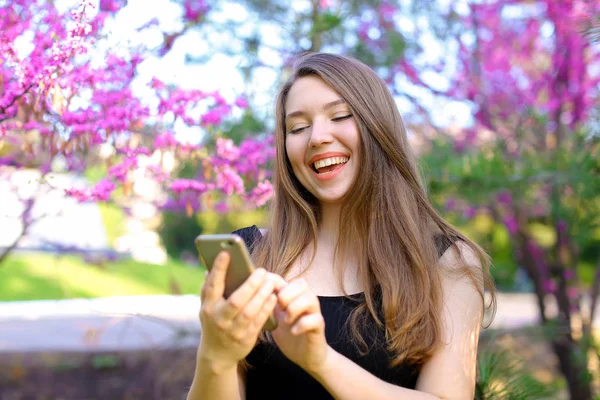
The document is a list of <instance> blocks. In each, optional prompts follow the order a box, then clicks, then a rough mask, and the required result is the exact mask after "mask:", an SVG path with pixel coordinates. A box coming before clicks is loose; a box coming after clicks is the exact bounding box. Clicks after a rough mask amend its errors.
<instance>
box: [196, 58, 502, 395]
mask: <svg viewBox="0 0 600 400" xmlns="http://www.w3.org/2000/svg"><path fill="white" fill-rule="evenodd" d="M276 118H277V121H276V122H277V125H276V132H275V134H276V146H277V149H276V150H277V157H276V165H275V168H274V177H273V182H274V186H275V196H274V199H273V201H272V204H271V209H270V221H269V226H268V227H267V229H266V230H265V231H261V230H259V229H258V228H257V227H255V226H253V227H250V228H245V229H242V230H240V231H237V233H238V234H240V235H241V236H242V237H244V239H245V240H246V242H247V244H248V245H249V247H250V248H251V252H252V256H253V259H254V261H255V263H256V265H257V266H259V267H261V268H260V269H258V270H257V271H256V272H254V273H253V274H252V276H251V277H250V278H248V280H247V281H246V282H245V283H244V284H243V285H242V286H241V287H240V288H239V289H238V290H237V291H236V292H234V294H232V295H231V296H230V297H229V298H228V299H224V298H223V287H224V278H225V273H226V270H227V266H228V261H229V260H228V256H227V255H226V254H224V253H222V254H221V255H220V256H219V257H218V258H217V260H216V261H215V264H214V266H213V269H212V272H211V273H210V274H208V276H207V279H206V282H205V284H204V287H203V289H202V294H201V298H202V307H201V311H200V320H201V323H202V337H201V343H200V346H199V348H198V353H197V366H196V372H195V377H194V381H193V383H192V387H191V389H190V392H189V396H188V399H190V400H192V399H202V400H209V399H218V400H226V399H248V400H250V399H272V398H275V399H311V400H312V399H331V398H335V399H344V400H346V399H347V400H354V399H356V400H368V399H396V400H418V399H423V400H425V399H461V400H465V399H473V394H474V387H475V377H476V376H475V375H476V355H477V343H478V338H479V331H480V328H481V324H482V318H483V314H484V296H483V295H484V290H485V289H488V290H489V291H490V293H491V294H492V296H491V299H492V302H491V303H490V306H492V307H493V306H494V304H495V303H494V301H493V299H494V296H493V293H494V290H493V284H492V281H491V278H490V275H489V272H488V266H489V260H488V258H487V256H486V254H485V253H484V252H483V251H482V250H481V248H479V247H478V246H477V245H476V244H475V243H473V242H472V241H470V240H469V239H468V238H466V237H465V236H463V235H462V234H461V233H460V232H458V231H457V230H456V229H455V228H453V227H452V226H451V225H449V224H448V223H447V222H446V221H444V220H443V219H442V218H441V217H440V216H439V215H438V214H437V213H436V211H435V210H434V209H433V208H432V206H431V205H430V203H429V202H428V200H427V196H426V193H425V190H424V188H423V185H422V182H421V180H420V178H419V174H418V169H417V165H416V162H415V158H414V156H413V154H412V152H411V150H410V148H409V144H408V140H407V136H406V131H405V128H404V125H403V122H402V120H401V117H400V114H399V112H398V110H397V108H396V104H395V102H394V100H393V98H392V96H391V94H390V92H389V90H388V88H387V87H386V85H385V83H384V82H383V81H382V80H381V79H380V78H379V77H378V76H377V75H376V74H375V73H374V72H373V71H372V70H371V69H370V68H369V67H367V66H366V65H364V64H362V63H360V62H359V61H357V60H354V59H351V58H347V57H342V56H338V55H331V54H309V55H307V56H304V57H303V58H301V59H300V60H299V61H298V63H297V64H296V66H295V69H294V71H293V73H292V75H291V77H290V78H289V79H288V81H287V82H286V83H285V85H284V86H283V87H282V89H281V91H280V93H279V96H278V98H277V104H276ZM272 312H274V313H275V315H276V317H277V320H278V323H279V326H278V328H277V329H276V330H275V331H273V332H272V333H269V334H264V333H261V332H260V329H261V327H262V326H263V324H264V322H265V321H266V319H267V317H268V315H269V314H270V313H272Z"/></svg>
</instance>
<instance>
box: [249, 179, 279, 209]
mask: <svg viewBox="0 0 600 400" xmlns="http://www.w3.org/2000/svg"><path fill="white" fill-rule="evenodd" d="M272 196H273V185H271V182H269V181H263V182H260V183H259V184H258V185H256V187H255V188H254V189H252V190H251V191H250V193H249V194H248V196H247V197H246V199H247V200H248V201H250V202H251V203H252V204H256V206H257V207H262V206H263V205H265V204H266V203H267V201H269V200H270V199H271V197H272Z"/></svg>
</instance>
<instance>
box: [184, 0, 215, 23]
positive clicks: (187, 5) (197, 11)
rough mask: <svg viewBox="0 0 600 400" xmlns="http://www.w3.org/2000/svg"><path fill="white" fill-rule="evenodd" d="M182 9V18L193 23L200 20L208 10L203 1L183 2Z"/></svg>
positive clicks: (186, 0) (188, 0)
mask: <svg viewBox="0 0 600 400" xmlns="http://www.w3.org/2000/svg"><path fill="white" fill-rule="evenodd" d="M183 8H184V10H185V13H184V18H185V19H186V20H187V21H193V22H196V21H198V20H200V18H201V17H203V16H204V15H205V14H206V13H207V12H208V11H209V10H210V7H209V6H208V4H206V2H205V1H204V0H185V2H184V4H183Z"/></svg>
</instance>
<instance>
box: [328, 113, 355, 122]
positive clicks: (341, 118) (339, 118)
mask: <svg viewBox="0 0 600 400" xmlns="http://www.w3.org/2000/svg"><path fill="white" fill-rule="evenodd" d="M351 117H352V114H348V115H342V116H341V117H335V118H332V119H331V120H332V121H335V122H338V121H343V120H345V119H348V118H351Z"/></svg>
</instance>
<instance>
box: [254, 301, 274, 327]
mask: <svg viewBox="0 0 600 400" xmlns="http://www.w3.org/2000/svg"><path fill="white" fill-rule="evenodd" d="M276 305H277V296H276V295H275V294H272V295H270V296H269V297H268V298H267V300H266V301H265V302H264V304H263V306H262V308H261V309H260V311H259V313H258V314H257V315H256V318H254V327H253V328H254V329H255V331H260V329H262V327H263V326H265V323H266V322H267V319H269V316H270V315H271V314H273V310H275V306H276Z"/></svg>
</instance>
